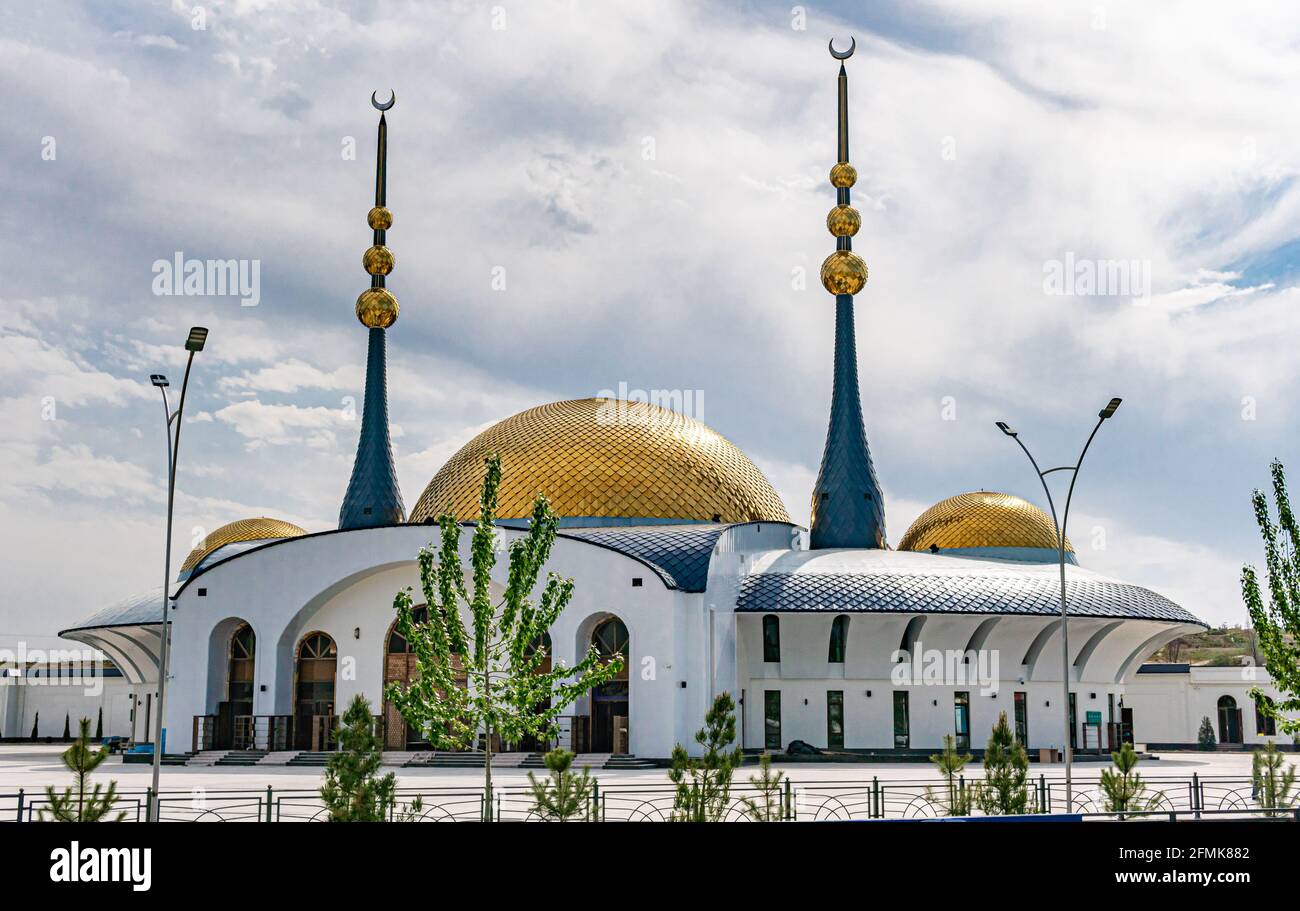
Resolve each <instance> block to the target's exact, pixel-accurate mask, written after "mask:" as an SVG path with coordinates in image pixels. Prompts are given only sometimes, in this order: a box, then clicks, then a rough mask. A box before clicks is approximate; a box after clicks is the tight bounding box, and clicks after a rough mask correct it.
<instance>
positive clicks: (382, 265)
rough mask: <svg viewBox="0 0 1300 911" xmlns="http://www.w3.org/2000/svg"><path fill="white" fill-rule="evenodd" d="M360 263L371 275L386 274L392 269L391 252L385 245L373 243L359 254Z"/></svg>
mask: <svg viewBox="0 0 1300 911" xmlns="http://www.w3.org/2000/svg"><path fill="white" fill-rule="evenodd" d="M361 265H363V266H365V267H366V271H367V272H369V273H370V274H371V275H387V274H388V273H389V272H392V271H393V253H392V251H391V250H389V249H388V248H387V247H381V246H379V245H375V246H373V247H371V248H370V249H369V250H367V251H366V252H365V253H363V254H362V255H361Z"/></svg>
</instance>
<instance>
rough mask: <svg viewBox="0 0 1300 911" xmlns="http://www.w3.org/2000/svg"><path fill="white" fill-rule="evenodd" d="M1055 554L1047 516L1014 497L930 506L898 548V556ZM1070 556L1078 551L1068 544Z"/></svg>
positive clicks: (973, 496) (962, 498) (984, 495)
mask: <svg viewBox="0 0 1300 911" xmlns="http://www.w3.org/2000/svg"><path fill="white" fill-rule="evenodd" d="M1006 547H1017V548H1035V549H1038V550H1052V551H1055V550H1056V528H1055V526H1054V525H1053V524H1052V519H1051V517H1050V516H1048V515H1047V513H1045V512H1043V511H1042V510H1041V509H1039V508H1038V507H1037V506H1035V505H1034V504H1032V503H1029V502H1027V501H1025V500H1022V499H1020V497H1013V496H1012V495H1011V494H1009V493H994V492H991V491H984V490H981V491H977V492H974V493H963V494H958V495H957V496H955V497H949V498H948V499H946V500H942V501H940V502H938V503H936V504H935V505H933V506H931V507H930V508H929V509H927V510H926V511H925V512H923V513H921V515H920V516H919V517H918V518H917V520H916V521H915V522H913V523H912V527H911V528H909V529H908V530H907V534H905V535H903V539H902V540H901V541H899V542H898V549H899V550H916V551H926V550H932V549H935V548H937V549H938V550H940V551H950V550H970V549H972V548H1006ZM1065 550H1066V553H1073V552H1074V548H1073V547H1072V546H1071V545H1070V541H1069V539H1068V538H1067V539H1066V542H1065Z"/></svg>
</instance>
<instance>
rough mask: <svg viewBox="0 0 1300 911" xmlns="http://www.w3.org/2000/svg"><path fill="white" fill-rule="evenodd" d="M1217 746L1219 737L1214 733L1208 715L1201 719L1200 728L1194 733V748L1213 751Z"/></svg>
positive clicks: (1212, 723)
mask: <svg viewBox="0 0 1300 911" xmlns="http://www.w3.org/2000/svg"><path fill="white" fill-rule="evenodd" d="M1218 744H1219V737H1218V735H1217V734H1215V733H1214V722H1213V721H1211V720H1210V716H1209V715H1203V716H1202V717H1201V727H1200V729H1199V730H1197V732H1196V746H1197V748H1198V749H1202V750H1213V749H1214V748H1215V747H1217V746H1218Z"/></svg>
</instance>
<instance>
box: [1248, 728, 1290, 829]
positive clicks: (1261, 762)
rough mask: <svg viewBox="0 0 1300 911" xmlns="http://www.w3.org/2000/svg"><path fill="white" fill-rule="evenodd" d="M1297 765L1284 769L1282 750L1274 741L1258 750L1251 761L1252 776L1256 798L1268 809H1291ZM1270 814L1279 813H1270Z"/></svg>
mask: <svg viewBox="0 0 1300 911" xmlns="http://www.w3.org/2000/svg"><path fill="white" fill-rule="evenodd" d="M1295 775H1296V768H1295V765H1294V764H1292V765H1289V766H1287V767H1286V770H1285V771H1284V770H1283V769H1282V751H1281V750H1279V749H1278V748H1277V746H1276V745H1275V744H1274V743H1273V741H1271V740H1270V741H1268V744H1267V745H1266V746H1265V747H1264V749H1262V750H1257V751H1256V752H1255V755H1254V756H1253V757H1252V758H1251V761H1250V778H1251V781H1252V782H1253V784H1254V786H1255V800H1256V801H1257V802H1258V803H1259V805H1260V806H1261V807H1263V808H1264V809H1266V810H1286V809H1289V808H1290V806H1291V803H1292V801H1293V799H1294V798H1293V796H1292V794H1291V789H1292V788H1293V787H1294V786H1295ZM1268 815H1269V816H1274V815H1277V814H1274V813H1269V814H1268Z"/></svg>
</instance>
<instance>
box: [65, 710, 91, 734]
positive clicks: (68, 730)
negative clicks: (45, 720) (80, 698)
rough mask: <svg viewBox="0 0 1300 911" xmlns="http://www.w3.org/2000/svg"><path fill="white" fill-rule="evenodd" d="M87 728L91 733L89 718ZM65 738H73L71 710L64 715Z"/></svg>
mask: <svg viewBox="0 0 1300 911" xmlns="http://www.w3.org/2000/svg"><path fill="white" fill-rule="evenodd" d="M86 729H87V733H89V729H90V719H89V718H87V719H86ZM63 739H64V740H71V739H72V713H71V712H65V713H64V715H63Z"/></svg>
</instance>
